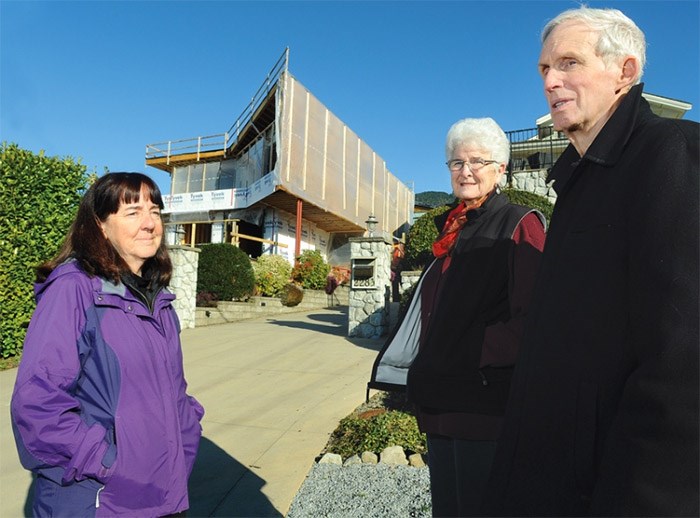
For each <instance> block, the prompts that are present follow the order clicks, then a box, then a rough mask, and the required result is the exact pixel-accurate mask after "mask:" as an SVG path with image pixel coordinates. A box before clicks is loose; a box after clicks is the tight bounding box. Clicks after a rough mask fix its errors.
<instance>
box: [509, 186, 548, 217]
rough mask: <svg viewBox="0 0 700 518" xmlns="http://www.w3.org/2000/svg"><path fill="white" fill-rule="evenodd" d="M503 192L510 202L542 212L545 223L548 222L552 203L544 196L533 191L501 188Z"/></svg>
mask: <svg viewBox="0 0 700 518" xmlns="http://www.w3.org/2000/svg"><path fill="white" fill-rule="evenodd" d="M503 194H505V195H506V196H508V199H509V200H510V202H511V203H516V204H518V205H524V206H525V207H530V208H533V209H537V210H539V211H540V212H541V213H542V214H544V217H545V218H546V219H547V223H549V220H550V219H551V218H552V211H553V210H554V205H552V203H551V202H550V201H549V200H548V199H547V198H545V197H544V196H540V195H539V194H535V193H534V192H528V191H521V190H519V189H503Z"/></svg>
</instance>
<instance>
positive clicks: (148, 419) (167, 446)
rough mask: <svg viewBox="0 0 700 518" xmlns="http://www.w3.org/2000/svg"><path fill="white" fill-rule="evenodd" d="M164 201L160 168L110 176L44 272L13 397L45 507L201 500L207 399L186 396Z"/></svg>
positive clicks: (156, 509) (68, 512)
mask: <svg viewBox="0 0 700 518" xmlns="http://www.w3.org/2000/svg"><path fill="white" fill-rule="evenodd" d="M162 208H163V202H162V200H161V195H160V192H159V190H158V187H157V186H156V185H155V183H154V182H153V181H152V180H151V179H150V178H149V177H147V176H145V175H142V174H139V173H111V174H107V175H105V176H103V177H101V178H100V179H98V180H97V181H96V182H95V183H94V184H93V185H92V186H91V187H90V189H88V191H87V193H86V194H85V196H84V197H83V199H82V201H81V203H80V206H79V208H78V213H77V216H76V218H75V221H74V222H73V225H72V227H71V230H70V232H69V234H68V236H67V238H66V240H65V243H64V245H63V247H62V249H61V250H60V251H59V253H58V255H57V256H56V257H55V258H54V259H53V260H51V261H49V262H47V263H45V264H44V265H42V266H40V267H39V268H38V270H37V284H36V286H35V293H36V298H37V307H36V311H35V312H34V315H33V316H32V320H31V323H30V325H29V330H28V332H27V336H26V340H25V343H24V352H23V357H22V362H21V364H20V367H19V371H18V374H17V381H16V384H15V389H14V393H13V396H12V405H11V412H12V423H13V428H14V432H15V438H16V442H17V449H18V451H19V455H20V459H21V461H22V464H23V465H24V466H25V467H26V468H27V469H30V470H32V471H33V472H34V473H35V474H36V475H37V477H36V485H35V489H34V501H33V513H34V515H35V516H71V517H78V516H143V517H157V516H166V515H171V514H176V513H182V512H184V511H185V510H186V509H187V508H188V507H189V503H188V496H187V479H188V477H189V474H190V472H191V471H192V467H193V465H194V460H195V456H196V453H197V448H198V445H199V439H200V436H201V426H200V419H201V418H202V415H203V414H204V410H203V409H202V407H201V406H200V405H199V403H197V401H196V400H195V399H194V398H192V397H190V396H188V395H187V394H186V393H185V389H186V386H187V385H186V383H185V378H184V376H183V366H182V350H181V347H180V340H179V336H178V335H179V331H180V328H179V322H178V318H177V315H176V314H175V310H174V309H173V307H172V301H173V299H174V298H175V297H174V296H173V295H172V294H171V293H170V292H169V291H167V290H166V289H165V286H166V285H167V284H168V281H169V280H170V277H171V272H172V265H171V262H170V259H169V257H168V253H167V249H166V248H165V244H164V242H163V239H162V238H163V223H162V221H161V218H160V211H161V209H162Z"/></svg>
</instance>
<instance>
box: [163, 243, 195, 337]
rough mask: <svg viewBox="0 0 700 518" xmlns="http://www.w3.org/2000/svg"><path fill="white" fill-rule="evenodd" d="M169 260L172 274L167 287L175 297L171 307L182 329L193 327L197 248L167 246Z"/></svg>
mask: <svg viewBox="0 0 700 518" xmlns="http://www.w3.org/2000/svg"><path fill="white" fill-rule="evenodd" d="M168 252H169V253H170V260H171V261H172V263H173V276H172V278H171V279H170V286H169V289H170V291H172V292H173V293H174V294H175V296H176V297H177V298H176V299H175V301H174V302H173V307H174V308H175V311H176V312H177V316H178V318H179V319H180V327H182V329H187V328H192V327H194V322H195V313H196V308H197V266H198V265H199V252H200V250H199V248H192V247H189V246H178V245H176V246H169V247H168Z"/></svg>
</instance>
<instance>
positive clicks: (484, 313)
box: [407, 194, 532, 415]
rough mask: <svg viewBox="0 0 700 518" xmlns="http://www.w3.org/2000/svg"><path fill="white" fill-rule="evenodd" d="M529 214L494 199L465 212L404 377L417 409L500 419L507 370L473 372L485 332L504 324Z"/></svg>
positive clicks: (501, 197)
mask: <svg viewBox="0 0 700 518" xmlns="http://www.w3.org/2000/svg"><path fill="white" fill-rule="evenodd" d="M531 211H532V209H529V208H527V207H522V206H519V205H513V204H510V203H509V201H508V198H507V197H506V196H505V195H504V194H495V195H493V196H491V197H490V198H489V199H488V200H487V201H486V202H485V203H484V205H482V206H481V207H480V208H478V209H475V210H473V211H469V212H468V213H467V223H466V225H465V226H464V228H463V229H462V231H461V232H460V235H459V238H458V241H457V244H456V245H455V249H454V251H453V254H452V262H451V264H450V267H449V269H448V270H447V272H446V273H445V274H444V275H447V278H445V279H443V281H442V288H441V292H440V294H439V297H438V299H437V300H436V302H435V304H434V307H433V308H432V312H431V317H430V323H429V327H428V329H427V331H426V335H425V340H424V342H423V343H422V344H421V348H420V350H419V352H418V355H417V356H416V358H415V360H414V361H413V363H412V365H411V367H410V369H409V371H408V379H407V392H408V398H409V400H410V401H412V402H413V403H415V404H416V405H418V406H419V407H422V408H430V409H434V410H442V411H452V412H468V413H478V414H487V415H503V413H504V411H505V405H506V402H507V399H508V391H509V389H510V378H511V374H512V371H513V368H512V367H504V368H492V367H486V368H484V369H479V361H480V358H481V347H482V344H483V340H484V330H485V328H486V327H487V326H488V325H492V324H494V323H496V322H499V321H506V320H508V319H509V317H510V305H509V299H508V294H509V282H510V265H509V258H510V257H511V255H512V253H513V247H514V246H515V243H514V242H513V240H512V236H513V232H514V231H515V228H516V227H517V226H518V224H519V223H520V221H521V220H522V218H523V217H524V216H525V215H526V214H528V213H529V212H531ZM445 217H446V214H445ZM436 223H437V224H438V225H441V224H442V222H441V221H436ZM439 228H441V226H440V227H439Z"/></svg>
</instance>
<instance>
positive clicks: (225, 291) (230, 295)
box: [197, 243, 255, 300]
mask: <svg viewBox="0 0 700 518" xmlns="http://www.w3.org/2000/svg"><path fill="white" fill-rule="evenodd" d="M254 287H255V276H254V274H253V267H252V266H251V264H250V258H249V257H248V255H247V254H246V253H245V252H244V251H243V250H241V249H240V248H238V247H237V246H233V245H231V244H229V243H211V244H206V245H202V251H201V253H200V254H199V265H198V268H197V293H201V292H209V293H210V294H211V295H212V296H214V297H216V298H217V300H234V299H245V298H247V297H249V296H250V295H252V294H253V289H254Z"/></svg>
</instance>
